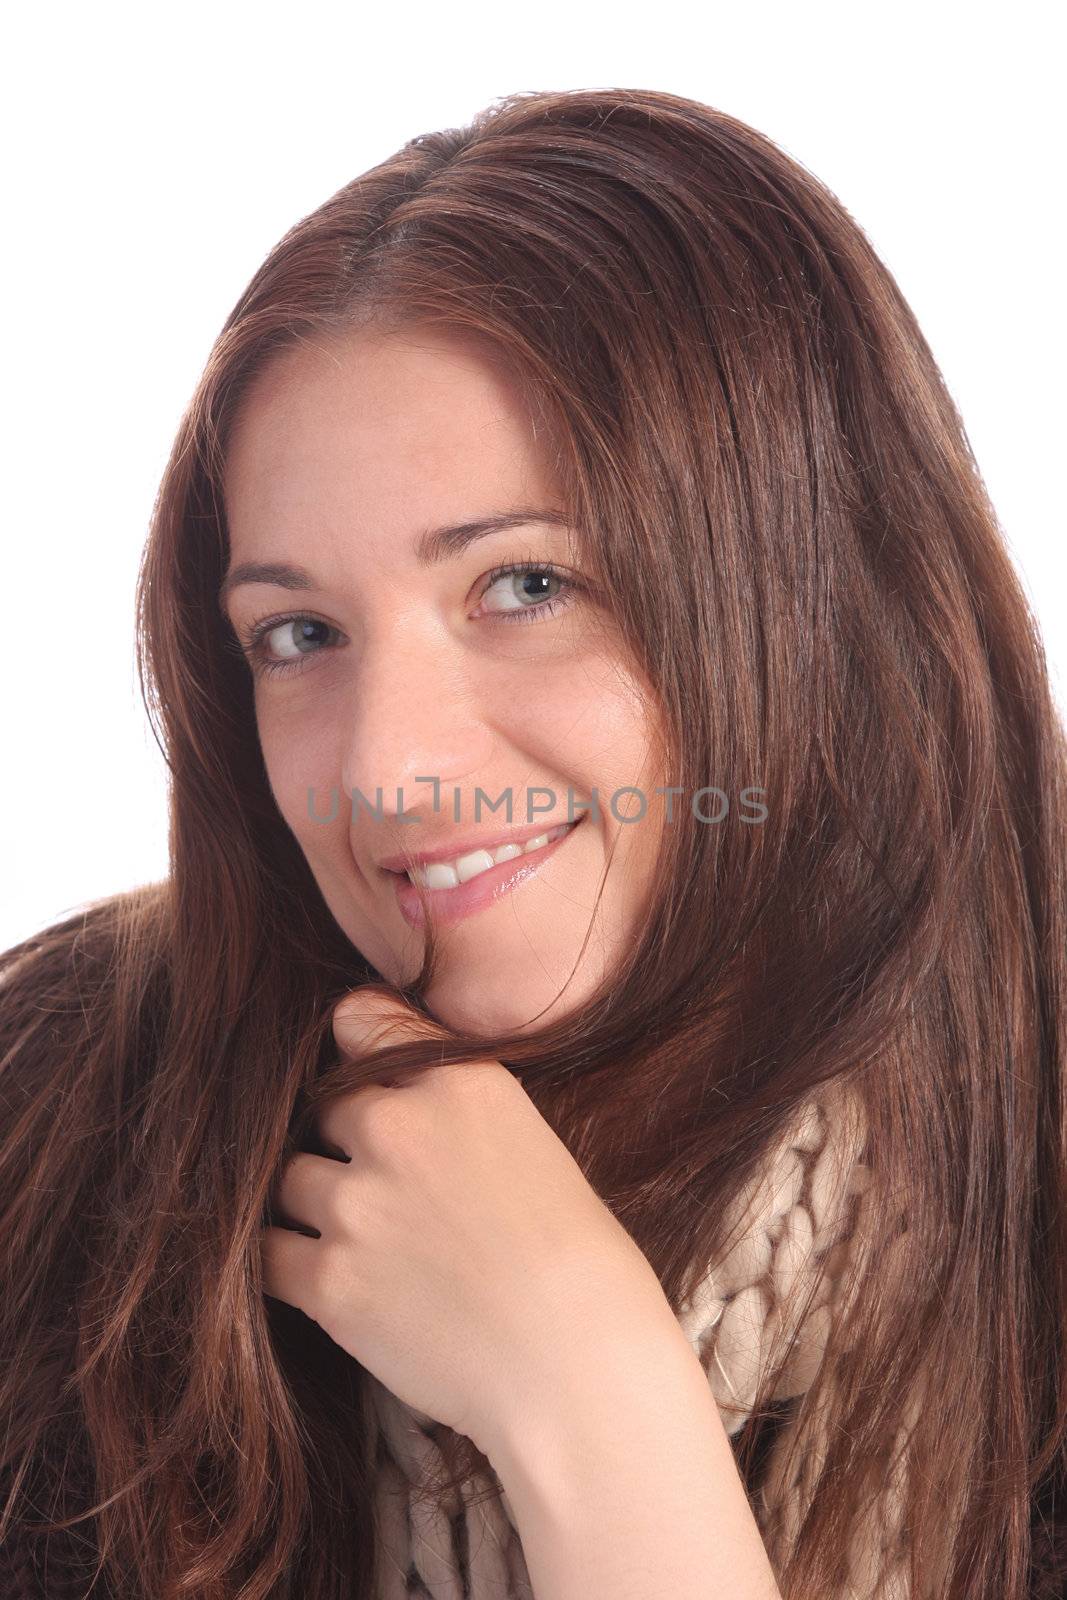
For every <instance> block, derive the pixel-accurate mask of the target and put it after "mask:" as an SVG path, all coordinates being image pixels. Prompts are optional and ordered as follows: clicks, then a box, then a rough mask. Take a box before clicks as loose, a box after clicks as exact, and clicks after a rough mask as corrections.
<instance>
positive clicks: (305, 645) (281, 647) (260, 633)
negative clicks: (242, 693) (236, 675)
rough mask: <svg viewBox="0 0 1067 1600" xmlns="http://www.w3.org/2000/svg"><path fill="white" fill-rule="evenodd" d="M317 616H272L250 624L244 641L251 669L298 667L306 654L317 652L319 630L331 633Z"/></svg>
mask: <svg viewBox="0 0 1067 1600" xmlns="http://www.w3.org/2000/svg"><path fill="white" fill-rule="evenodd" d="M335 632H336V629H335V628H331V627H330V625H329V623H328V622H320V621H319V619H318V618H317V617H305V616H292V617H280V618H279V617H275V618H273V619H272V620H270V621H268V622H261V623H259V624H258V625H257V626H256V627H254V628H253V629H252V630H251V632H250V634H249V636H248V639H247V642H246V646H245V649H246V654H247V656H248V659H249V661H250V663H251V666H252V670H253V672H257V673H258V672H292V671H294V670H296V671H299V670H300V665H301V663H302V661H303V660H304V658H305V657H306V656H311V655H318V654H319V653H320V651H319V645H320V643H321V642H322V641H321V638H319V637H317V635H319V636H321V635H322V634H327V635H330V634H333V633H335Z"/></svg>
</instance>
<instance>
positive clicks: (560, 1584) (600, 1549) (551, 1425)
mask: <svg viewBox="0 0 1067 1600" xmlns="http://www.w3.org/2000/svg"><path fill="white" fill-rule="evenodd" d="M664 1306H665V1307H666V1310H667V1312H668V1314H669V1312H670V1308H669V1306H667V1304H666V1301H664ZM670 1324H671V1326H670V1327H668V1325H667V1324H666V1322H660V1323H656V1322H655V1321H654V1320H653V1321H651V1322H650V1323H649V1325H648V1326H647V1327H642V1328H640V1329H633V1328H629V1329H628V1328H625V1327H623V1328H621V1329H620V1331H619V1332H618V1333H616V1334H612V1335H609V1336H608V1337H605V1334H604V1329H603V1327H601V1329H600V1333H599V1338H598V1340H597V1341H596V1342H595V1343H594V1342H592V1341H590V1343H589V1345H588V1346H587V1347H583V1346H581V1345H580V1344H579V1345H577V1346H576V1347H575V1351H574V1357H575V1359H574V1360H572V1361H570V1362H568V1363H567V1364H566V1366H565V1369H564V1372H563V1373H562V1374H561V1383H560V1385H559V1387H558V1388H557V1389H556V1390H555V1391H554V1392H553V1393H552V1394H546V1395H545V1397H544V1404H543V1405H542V1406H541V1407H539V1408H538V1410H537V1413H536V1415H529V1416H527V1417H526V1418H525V1419H524V1421H523V1425H522V1427H521V1428H519V1427H517V1426H516V1424H515V1422H514V1421H513V1422H512V1424H511V1426H510V1428H505V1429H503V1430H500V1431H498V1432H497V1433H496V1434H495V1435H494V1437H493V1438H491V1439H489V1440H487V1441H486V1443H487V1445H488V1448H487V1449H486V1450H485V1453H486V1455H487V1456H488V1457H489V1460H490V1462H491V1464H492V1466H493V1469H494V1471H495V1472H496V1473H497V1476H498V1477H499V1479H500V1481H501V1484H502V1486H503V1489H504V1492H505V1494H506V1496H507V1499H508V1502H509V1505H510V1508H511V1511H512V1514H513V1517H514V1521H515V1525H516V1528H517V1529H518V1532H519V1537H520V1539H521V1541H522V1546H523V1553H524V1555H525V1558H526V1565H527V1570H528V1572H529V1575H530V1580H531V1583H532V1585H533V1589H534V1594H535V1595H536V1597H537V1600H631V1597H632V1600H660V1597H662V1600H667V1597H668V1596H670V1597H671V1600H674V1597H675V1596H676V1595H677V1594H680V1593H686V1592H690V1591H692V1590H694V1589H695V1587H696V1586H697V1585H699V1592H700V1593H702V1594H706V1595H708V1596H709V1597H711V1596H715V1595H718V1594H720V1593H721V1594H722V1595H724V1596H726V1595H729V1596H730V1600H779V1591H778V1587H777V1584H776V1583H775V1580H774V1575H773V1572H772V1569H771V1566H770V1563H769V1560H768V1557H767V1554H766V1551H765V1549H764V1546H763V1541H762V1539H761V1537H760V1533H759V1528H758V1526H757V1524H756V1521H755V1518H754V1516H753V1514H752V1510H751V1507H750V1505H749V1501H748V1497H747V1495H746V1493H745V1489H744V1485H743V1483H742V1481H741V1478H740V1475H739V1474H738V1471H737V1466H736V1463H735V1461H734V1456H733V1451H732V1448H731V1446H730V1441H729V1439H728V1437H727V1434H726V1430H725V1428H724V1426H723V1423H722V1418H721V1417H720V1415H719V1411H718V1407H717V1406H716V1404H715V1399H714V1396H713V1394H712V1392H711V1389H710V1386H709V1384H708V1381H707V1377H706V1375H705V1373H704V1371H703V1368H702V1367H701V1365H700V1362H699V1360H698V1359H697V1357H696V1355H695V1353H694V1352H693V1349H692V1347H691V1345H690V1344H689V1342H688V1340H687V1339H686V1337H685V1334H684V1333H683V1331H682V1329H681V1328H680V1326H679V1325H678V1323H677V1322H676V1321H675V1320H674V1318H673V1316H671V1317H670ZM609 1326H610V1324H609ZM672 1329H673V1332H672ZM583 1350H584V1354H583Z"/></svg>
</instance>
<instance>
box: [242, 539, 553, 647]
mask: <svg viewBox="0 0 1067 1600" xmlns="http://www.w3.org/2000/svg"><path fill="white" fill-rule="evenodd" d="M515 573H524V574H526V575H532V574H536V575H537V576H538V577H547V578H554V579H556V580H557V582H558V583H559V585H560V588H559V590H558V591H557V593H556V594H554V595H550V596H548V597H547V598H546V599H544V600H539V601H537V602H536V603H535V604H533V605H529V606H516V607H515V608H514V609H513V610H507V611H495V612H491V613H490V615H491V617H492V618H493V620H494V621H501V622H506V623H511V622H519V623H525V622H538V621H540V620H542V619H543V618H545V617H549V616H554V615H555V614H556V612H557V611H559V610H561V609H562V608H563V607H565V606H566V605H568V604H569V603H570V599H571V596H572V594H573V593H574V592H575V591H577V590H578V589H580V588H581V587H582V585H581V584H580V583H579V582H578V580H577V579H576V578H573V577H571V576H570V575H569V574H567V573H565V572H563V571H561V570H560V568H559V567H557V566H555V565H554V564H553V563H552V562H550V561H535V560H528V561H508V562H505V563H504V564H503V565H502V566H499V567H494V568H493V569H492V571H491V572H488V573H486V575H485V583H484V587H483V588H482V592H481V595H480V596H479V601H478V603H479V605H480V604H481V603H482V601H483V600H484V598H485V596H486V595H487V594H488V592H489V590H490V589H491V588H492V587H493V585H494V584H495V583H499V581H500V579H501V578H507V577H510V576H512V574H515ZM296 622H308V623H313V624H317V625H318V626H320V627H323V628H325V629H326V630H327V632H328V633H331V634H336V633H337V632H338V630H337V629H336V628H334V627H333V626H332V625H331V624H330V623H328V622H322V621H321V619H320V618H318V617H315V616H312V615H311V613H310V612H306V611H290V612H284V613H283V614H282V615H281V616H276V617H265V618H264V619H263V621H261V622H257V623H253V624H252V625H251V626H250V627H248V628H243V629H240V630H238V632H239V635H240V640H241V643H240V644H239V645H238V647H237V649H238V653H239V654H240V655H241V656H242V657H243V658H244V659H245V660H246V661H247V663H248V665H249V667H250V668H251V670H252V673H253V674H254V675H255V676H259V675H261V674H264V675H266V674H275V673H280V674H283V675H284V674H286V673H290V672H294V671H295V672H300V671H302V670H303V663H304V661H305V660H307V659H308V656H309V655H321V654H322V651H321V650H313V651H309V652H307V653H306V654H305V655H304V656H296V657H290V658H289V659H287V660H281V661H276V660H273V659H272V658H271V657H270V656H269V655H268V653H267V651H266V639H267V635H268V634H271V633H273V632H274V631H275V629H276V628H282V627H285V626H286V625H287V624H290V623H296Z"/></svg>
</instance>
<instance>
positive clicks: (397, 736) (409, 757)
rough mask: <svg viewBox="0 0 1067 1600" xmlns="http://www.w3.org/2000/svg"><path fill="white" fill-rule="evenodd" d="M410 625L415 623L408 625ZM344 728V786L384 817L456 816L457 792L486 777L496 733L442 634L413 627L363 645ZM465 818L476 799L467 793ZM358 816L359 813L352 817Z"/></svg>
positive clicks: (478, 690) (476, 689)
mask: <svg viewBox="0 0 1067 1600" xmlns="http://www.w3.org/2000/svg"><path fill="white" fill-rule="evenodd" d="M408 620H409V624H410V618H409V619H408ZM354 677H355V681H354V684H353V688H352V692H351V696H350V698H349V701H348V714H347V720H346V726H345V729H344V734H343V738H344V751H343V757H342V782H343V785H344V789H345V794H346V796H355V795H356V792H357V791H359V793H361V794H362V795H363V796H365V798H366V802H367V804H368V805H369V806H371V807H374V806H377V805H378V804H379V795H378V791H379V790H380V791H381V795H380V805H381V808H382V810H383V811H384V812H385V813H386V814H389V813H398V812H400V811H411V810H414V809H418V810H419V811H420V812H421V811H422V810H423V809H424V808H427V807H428V806H429V805H430V804H431V803H432V799H433V794H434V780H435V779H436V780H437V782H438V783H439V784H440V786H441V788H440V805H439V809H440V810H441V811H442V813H443V814H445V815H448V816H451V815H452V805H453V801H452V788H453V786H455V787H459V786H461V785H462V782H463V780H464V779H468V778H469V779H470V780H471V781H472V782H474V781H477V777H478V775H479V774H483V773H485V772H487V771H488V770H489V760H490V756H491V753H492V747H493V742H494V738H493V733H492V730H491V728H490V726H489V724H488V723H487V721H486V718H485V714H484V710H483V706H482V694H481V686H480V685H479V684H478V683H477V682H475V681H474V677H473V674H472V671H471V667H470V664H469V663H468V662H465V661H464V660H463V659H462V657H461V655H460V653H459V651H458V650H455V651H454V653H453V652H451V651H450V650H449V646H448V642H447V640H444V639H442V637H441V635H440V633H437V632H430V633H426V632H420V630H419V629H417V628H414V627H411V626H410V625H409V626H408V627H407V628H394V629H391V630H389V631H388V633H386V632H384V631H383V632H381V633H380V634H378V635H377V636H376V637H375V638H374V639H373V640H371V639H369V638H368V639H365V641H364V647H363V649H362V650H361V651H360V656H359V662H358V665H357V667H356V671H355V675H354ZM463 801H464V804H463V815H464V816H466V815H467V814H468V810H469V805H470V804H471V797H469V796H467V795H465V794H464V797H463ZM354 814H355V813H354Z"/></svg>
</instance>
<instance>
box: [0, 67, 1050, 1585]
mask: <svg viewBox="0 0 1067 1600" xmlns="http://www.w3.org/2000/svg"><path fill="white" fill-rule="evenodd" d="M138 661H139V666H140V669H141V672H142V681H143V684H144V688H145V697H146V704H147V706H148V708H149V712H150V715H151V716H152V718H153V724H154V727H155V728H156V730H157V734H158V737H159V740H160V743H161V746H162V748H163V750H164V752H165V755H166V759H167V763H168V768H169V772H170V777H171V870H170V873H169V875H168V877H167V879H166V880H165V881H164V882H162V883H159V884H152V885H148V886H146V887H144V888H142V889H140V890H138V891H135V892H130V893H125V894H119V895H115V896H113V897H111V898H109V899H107V900H104V901H100V902H98V903H95V904H93V905H91V906H89V907H88V908H87V909H86V910H84V911H83V912H81V913H79V914H78V915H76V916H72V917H68V918H67V919H65V920H64V921H62V922H61V923H58V924H56V925H54V926H52V927H50V928H47V929H46V930H44V931H43V932H41V933H38V934H36V935H34V936H33V937H31V938H28V939H26V940H24V941H23V942H22V943H21V944H19V945H18V946H17V947H15V948H13V949H11V950H9V951H8V952H7V953H6V957H5V959H4V963H3V971H4V977H3V986H2V990H0V995H2V1002H0V1028H2V1033H3V1072H2V1075H0V1086H2V1093H3V1099H2V1104H3V1126H2V1129H0V1141H2V1143H0V1195H2V1218H3V1221H2V1227H0V1251H2V1260H3V1266H4V1287H5V1293H4V1295H3V1297H2V1303H0V1326H2V1328H3V1344H2V1352H3V1356H4V1360H3V1362H2V1366H0V1384H2V1386H3V1440H4V1444H3V1456H2V1461H3V1471H4V1476H5V1483H6V1494H5V1497H4V1503H3V1509H2V1517H3V1521H2V1523H0V1561H2V1562H3V1563H6V1565H5V1568H4V1570H5V1572H6V1574H7V1576H6V1579H5V1583H4V1586H3V1591H2V1592H3V1593H4V1595H5V1596H7V1595H11V1596H19V1595H23V1596H35V1597H39V1596H44V1595H47V1596H49V1597H55V1596H60V1595H67V1594H70V1595H71V1596H73V1595H75V1594H77V1595H82V1594H85V1593H87V1592H89V1589H90V1583H91V1581H92V1580H93V1579H94V1578H95V1579H96V1581H95V1586H93V1587H92V1593H93V1594H94V1595H96V1596H100V1595H106V1594H108V1593H110V1594H112V1595H113V1596H116V1597H118V1596H126V1595H131V1596H133V1595H136V1596H138V1597H152V1600H177V1597H178V1596H181V1595H189V1596H196V1597H198V1600H201V1597H203V1600H229V1597H236V1596H241V1597H249V1600H251V1597H253V1596H257V1597H268V1596H269V1597H271V1600H280V1597H283V1596H284V1597H293V1600H295V1597H297V1596H299V1597H301V1600H327V1597H331V1600H341V1597H344V1600H353V1597H358V1600H387V1597H391V1596H402V1595H423V1596H425V1595H430V1596H432V1597H434V1600H444V1597H449V1600H461V1597H464V1596H466V1597H469V1600H489V1597H490V1596H493V1597H503V1596H506V1595H512V1596H520V1595H526V1596H530V1595H533V1596H535V1600H602V1597H603V1600H606V1597H608V1596H611V1597H612V1600H616V1597H618V1596H620V1595H621V1594H623V1593H626V1594H633V1595H635V1596H636V1595H641V1596H642V1597H646V1596H647V1597H649V1600H651V1597H653V1596H655V1597H660V1596H667V1595H672V1596H673V1595H675V1594H677V1593H681V1592H687V1591H693V1592H696V1591H697V1590H698V1589H699V1592H701V1593H707V1594H718V1593H722V1594H730V1595H731V1596H737V1597H742V1596H743V1597H755V1596H773V1595H780V1596H781V1597H783V1600H799V1597H801V1596H813V1595H818V1596H820V1597H827V1600H868V1597H870V1600H873V1597H883V1600H884V1597H889V1596H894V1597H897V1600H920V1597H926V1596H930V1597H935V1596H936V1597H937V1600H964V1597H966V1600H988V1597H990V1596H993V1595H996V1596H998V1597H1004V1600H1024V1597H1026V1596H1051V1595H1053V1594H1056V1593H1058V1592H1059V1591H1060V1587H1061V1586H1062V1583H1063V1581H1064V1575H1065V1573H1064V1569H1065V1568H1067V1558H1065V1557H1064V1553H1063V1550H1062V1544H1061V1542H1060V1541H1062V1532H1061V1533H1060V1534H1059V1535H1058V1534H1057V1529H1056V1513H1057V1511H1058V1506H1057V1493H1062V1474H1063V1468H1064V1441H1065V1404H1067V1397H1065V1371H1067V1369H1065V1361H1064V1351H1063V1330H1064V1328H1065V1327H1067V1193H1065V1178H1067V1158H1065V1064H1067V1063H1065V1048H1067V1047H1065V1026H1067V752H1065V743H1064V735H1063V730H1062V728H1061V726H1060V723H1059V722H1058V720H1057V717H1056V714H1055V711H1054V708H1053V702H1052V700H1051V696H1050V692H1049V686H1048V680H1047V676H1046V669H1045V664H1044V659H1043V655H1042V650H1041V646H1040V643H1039V638H1038V633H1037V629H1036V626H1035V623H1034V620H1033V617H1032V616H1031V614H1030V612H1029V610H1028V608H1027V605H1026V602H1025V599H1024V597H1023V594H1022V592H1021V589H1020V586H1019V583H1018V581H1017V578H1016V575H1015V573H1014V571H1013V569H1012V566H1011V564H1010V561H1009V559H1008V556H1007V554H1006V551H1005V546H1004V542H1003V539H1002V537H1001V533H1000V530H999V528H998V525H997V521H996V518H995V515H994V512H993V510H992V508H991V506H990V504H989V501H988V498H987V496H986V494H985V491H984V489H983V486H982V483H981V479H980V477H979V475H978V472H977V469H976V467H975V463H974V460H973V458H972V456H971V453H970V450H969V447H968V444H967V440H966V436H965V433H964V430H963V426H962V424H961V421H960V419H959V417H958V415H957V413H956V411H955V409H954V407H953V404H952V401H951V399H950V397H949V395H948V393H947V391H946V389H945V387H944V384H943V382H942V380H941V378H940V375H939V373H938V371H937V368H936V366H935V363H934V361H933V359H932V356H931V354H930V351H929V349H928V347H927V345H926V343H925V341H924V339H923V337H922V334H921V333H920V331H919V329H918V327H917V326H916V323H915V320H914V318H913V316H912V314H911V312H910V311H909V309H908V307H907V305H906V304H905V302H904V300H903V299H902V297H901V294H900V292H899V290H898V288H897V287H896V285H895V283H894V282H893V280H892V278H891V276H890V274H889V273H888V272H887V271H886V269H885V267H884V266H883V265H882V264H881V263H880V262H879V260H878V259H877V257H876V256H875V255H874V253H873V251H872V250H871V248H870V245H869V244H868V242H867V240H866V239H865V237H864V235H863V234H862V232H861V231H860V229H859V228H858V227H857V226H856V224H855V223H854V222H853V221H852V220H851V218H850V217H849V216H848V215H847V213H846V212H845V211H844V209H843V208H842V206H841V205H840V204H839V203H838V202H837V200H836V199H835V198H834V197H833V196H832V195H831V194H830V193H828V192H827V190H826V189H825V188H823V187H822V186H821V185H820V184H819V183H818V182H817V181H816V180H815V179H814V178H813V177H812V176H811V175H810V174H808V173H807V172H805V171H804V170H803V169H801V168H800V167H798V166H797V165H796V164H795V163H793V162H792V161H790V160H789V159H787V158H786V157H785V156H784V155H783V154H782V152H781V151H780V150H778V149H777V148H776V147H775V146H774V145H773V144H772V143H771V142H770V141H769V140H768V139H766V138H764V137H762V136H761V135H760V134H758V133H757V132H755V131H753V130H752V129H750V128H747V127H745V126H744V125H743V124H741V123H739V122H737V121H736V120H734V119H732V118H730V117H727V116H725V115H723V114H721V113H719V112H715V111H713V110H710V109H708V108H707V107H704V106H702V105H699V104H696V103H694V102H692V101H689V100H685V99H682V98H679V97H676V96H672V95H668V94H663V93H655V92H646V91H632V90H612V91H595V92H594V91H589V92H586V91H582V92H576V93H561V94H529V95H516V96H512V97H509V98H508V99H506V100H504V101H502V102H500V103H497V104H495V105H494V106H493V107H492V108H490V109H489V110H488V111H487V112H485V113H484V114H482V115H480V116H479V117H477V118H476V119H475V120H474V122H473V123H472V124H471V126H470V127H469V128H465V129H461V130H448V131H446V132H441V133H435V134H430V135H425V136H422V137H420V138H416V139H413V140H412V141H410V142H409V143H408V144H407V145H405V146H404V148H403V149H402V150H401V151H399V152H398V154H397V155H395V156H394V157H392V158H391V159H390V160H388V161H385V162H383V163H382V164H381V165H380V166H378V167H376V168H374V169H373V170H372V171H370V172H368V173H365V174H364V175H363V176H361V177H360V178H358V179H356V180H355V181H354V182H353V183H351V184H349V185H347V186H346V187H345V188H344V189H342V190H341V191H340V192H339V193H338V194H336V195H335V196H333V197H332V198H331V199H330V200H328V201H327V202H326V203H325V204H324V205H322V206H321V207H320V208H319V209H318V210H317V211H315V212H314V213H313V214H312V215H310V216H308V217H306V218H304V219H303V220H302V221H301V222H299V223H298V224H297V225H296V226H295V227H294V228H293V229H292V230H291V231H290V232H289V233H288V234H287V235H286V236H285V237H284V238H283V239H282V240H281V241H280V243H279V244H278V245H277V246H276V248H275V249H274V250H273V251H272V252H271V253H270V255H269V256H268V257H267V259H266V260H265V262H264V263H263V264H262V266H261V267H260V268H259V270H258V271H257V272H256V274H255V276H254V278H253V279H252V282H251V284H250V285H249V287H248V289H247V291H246V292H245V293H244V294H243V295H242V297H241V299H240V301H239V303H238V304H237V306H236V307H235V308H234V310H233V312H232V313H231V315H230V317H229V318H228V320H227V322H226V325H225V327H224V328H223V330H222V332H221V334H220V336H219V338H218V340H217V342H216V344H215V347H214V349H213V351H212V353H211V355H210V358H209V360H208V363H207V365H206V367H205V370H204V374H203V377H202V379H201V382H200V384H199V386H198V389H197V392H196V394H195V396H194V398H193V401H192V403H191V405H190V407H189V410H188V412H187V414H186V417H185V418H184V420H183V423H182V426H181V428H180V431H179V435H178V438H177V440H176V442H175V446H174V450H173V453H172V456H171V459H170V462H169V464H168V467H167V470H166V473H165V476H164V480H163V483H162V487H161V490H160V494H159V498H158V502H157V506H156V509H155V514H154V519H153V526H152V529H151V535H150V539H149V542H148V546H147V550H146V554H145V559H144V564H143V568H142V573H141V580H140V587H139V633H138ZM98 1569H99V1570H98Z"/></svg>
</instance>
